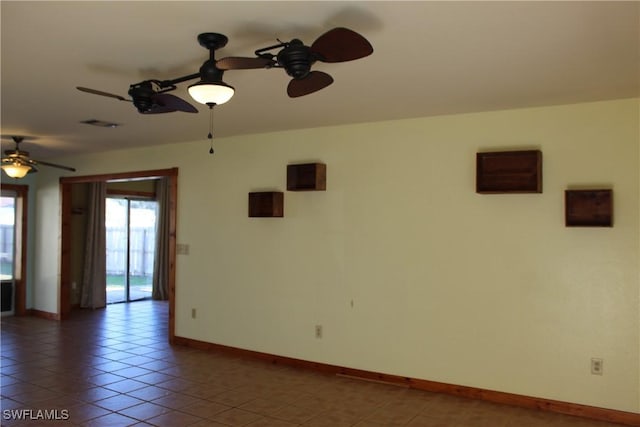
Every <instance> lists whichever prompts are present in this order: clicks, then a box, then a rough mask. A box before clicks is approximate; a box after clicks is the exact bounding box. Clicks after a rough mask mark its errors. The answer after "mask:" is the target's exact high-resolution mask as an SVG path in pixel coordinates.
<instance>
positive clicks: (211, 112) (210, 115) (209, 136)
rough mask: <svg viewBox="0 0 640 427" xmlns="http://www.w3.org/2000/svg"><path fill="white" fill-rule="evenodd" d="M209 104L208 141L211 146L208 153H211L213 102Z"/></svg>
mask: <svg viewBox="0 0 640 427" xmlns="http://www.w3.org/2000/svg"><path fill="white" fill-rule="evenodd" d="M207 105H208V106H209V135H207V138H209V141H210V142H211V148H209V154H213V106H214V105H215V104H211V103H209V104H207Z"/></svg>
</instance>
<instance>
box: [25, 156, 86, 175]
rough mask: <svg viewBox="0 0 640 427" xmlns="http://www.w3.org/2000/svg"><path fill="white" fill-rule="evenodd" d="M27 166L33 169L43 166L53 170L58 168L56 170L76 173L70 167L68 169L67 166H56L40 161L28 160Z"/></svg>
mask: <svg viewBox="0 0 640 427" xmlns="http://www.w3.org/2000/svg"><path fill="white" fill-rule="evenodd" d="M29 164H30V165H31V167H35V166H36V165H43V166H51V167H53V168H58V169H64V170H67V171H71V172H75V171H76V169H75V168H72V167H69V166H63V165H57V164H55V163H49V162H43V161H42V160H35V159H29ZM36 170H37V169H36Z"/></svg>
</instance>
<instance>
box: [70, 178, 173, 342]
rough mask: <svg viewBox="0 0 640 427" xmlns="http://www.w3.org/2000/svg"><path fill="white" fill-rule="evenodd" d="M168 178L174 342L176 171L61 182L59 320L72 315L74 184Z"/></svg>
mask: <svg viewBox="0 0 640 427" xmlns="http://www.w3.org/2000/svg"><path fill="white" fill-rule="evenodd" d="M160 177H168V178H169V193H170V194H169V341H170V342H171V343H173V341H174V338H175V287H176V224H177V221H176V213H177V206H178V205H177V201H178V168H171V169H156V170H148V171H137V172H123V173H113V174H104V175H89V176H77V177H62V178H60V198H61V205H62V208H61V210H62V221H61V222H62V230H61V234H62V236H61V248H60V252H61V254H60V290H59V292H60V293H59V296H58V297H59V302H60V303H59V307H58V312H59V313H60V320H64V319H68V318H69V315H70V314H71V246H72V238H71V214H72V203H71V187H72V185H73V184H86V183H90V182H103V181H116V180H141V179H150V178H160Z"/></svg>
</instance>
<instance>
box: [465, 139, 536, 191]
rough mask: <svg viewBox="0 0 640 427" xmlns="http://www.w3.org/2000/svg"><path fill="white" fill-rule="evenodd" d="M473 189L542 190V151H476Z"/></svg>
mask: <svg viewBox="0 0 640 427" xmlns="http://www.w3.org/2000/svg"><path fill="white" fill-rule="evenodd" d="M476 192H477V193H481V194H491V193H542V152H541V151H539V150H525V151H499V152H489V153H477V154H476Z"/></svg>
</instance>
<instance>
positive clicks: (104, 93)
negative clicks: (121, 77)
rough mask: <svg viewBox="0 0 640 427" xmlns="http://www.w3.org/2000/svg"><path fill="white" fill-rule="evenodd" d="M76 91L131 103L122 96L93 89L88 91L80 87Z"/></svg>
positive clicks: (86, 88)
mask: <svg viewBox="0 0 640 427" xmlns="http://www.w3.org/2000/svg"><path fill="white" fill-rule="evenodd" d="M76 89H78V90H80V91H82V92H87V93H92V94H94V95H101V96H108V97H109V98H115V99H117V100H119V101H128V102H131V100H130V99H127V98H125V97H123V96H120V95H115V94H113V93H109V92H103V91H101V90H95V89H90V88H88V87H82V86H76Z"/></svg>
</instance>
